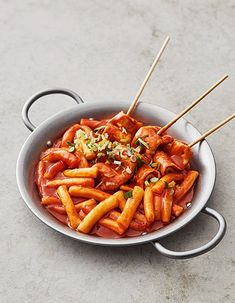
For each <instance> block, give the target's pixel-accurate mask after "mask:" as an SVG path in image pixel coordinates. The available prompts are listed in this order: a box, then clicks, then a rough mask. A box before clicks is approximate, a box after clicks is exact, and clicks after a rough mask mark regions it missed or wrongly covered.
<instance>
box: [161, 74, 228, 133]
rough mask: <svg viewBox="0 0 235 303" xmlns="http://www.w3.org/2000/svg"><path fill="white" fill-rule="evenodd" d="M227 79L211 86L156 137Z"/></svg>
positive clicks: (224, 77) (223, 78)
mask: <svg viewBox="0 0 235 303" xmlns="http://www.w3.org/2000/svg"><path fill="white" fill-rule="evenodd" d="M227 78H228V75H225V76H223V77H222V78H221V79H220V80H218V81H217V82H216V83H215V84H213V85H212V86H211V87H210V88H209V89H208V90H207V91H205V93H204V94H202V95H201V96H200V97H198V98H197V99H196V100H195V101H194V102H193V103H192V104H190V105H189V106H188V107H186V108H185V109H184V110H183V111H182V112H181V113H180V114H178V115H177V116H176V117H175V118H174V119H172V120H171V121H170V122H168V123H167V124H166V125H165V126H164V127H162V128H161V129H160V130H159V131H158V135H161V134H162V133H164V132H165V131H166V130H167V129H168V128H169V127H171V126H172V125H173V124H174V123H175V122H176V121H177V120H179V119H180V118H181V117H182V116H183V115H184V114H186V113H187V112H188V111H190V109H192V108H193V107H194V106H195V105H197V104H198V103H199V102H200V101H201V100H202V99H204V98H205V97H206V96H207V95H208V94H209V93H210V92H212V91H213V90H214V89H215V88H216V87H217V86H218V85H220V84H221V83H222V82H223V81H224V80H225V79H227Z"/></svg>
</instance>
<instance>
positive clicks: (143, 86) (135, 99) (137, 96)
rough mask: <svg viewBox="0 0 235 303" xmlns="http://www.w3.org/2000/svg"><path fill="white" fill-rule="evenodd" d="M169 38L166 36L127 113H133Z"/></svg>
mask: <svg viewBox="0 0 235 303" xmlns="http://www.w3.org/2000/svg"><path fill="white" fill-rule="evenodd" d="M169 40H170V37H166V40H165V41H164V43H163V45H162V47H161V49H160V51H159V53H158V54H157V56H156V58H155V59H154V61H153V64H152V65H151V67H150V70H149V71H148V73H147V75H146V77H145V79H144V81H143V83H142V84H141V86H140V88H139V90H138V92H137V94H136V96H135V98H134V100H133V101H132V103H131V105H130V107H129V109H128V111H127V115H131V113H132V111H133V110H134V108H135V106H136V103H137V101H138V100H139V97H140V95H141V94H142V92H143V90H144V88H145V85H146V84H147V82H148V80H149V78H150V76H151V75H152V72H153V70H154V68H155V67H156V65H157V63H158V62H159V60H160V58H161V55H162V53H163V51H164V50H165V48H166V46H167V43H168V42H169Z"/></svg>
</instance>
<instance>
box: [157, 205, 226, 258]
mask: <svg viewBox="0 0 235 303" xmlns="http://www.w3.org/2000/svg"><path fill="white" fill-rule="evenodd" d="M202 212H203V213H204V214H206V215H209V216H211V217H213V218H214V219H216V220H217V222H218V223H219V229H218V231H217V233H216V235H215V236H214V238H213V239H212V240H210V241H209V242H208V243H206V244H205V245H202V246H201V247H198V248H195V249H192V250H188V251H182V252H179V251H173V250H169V249H167V248H165V247H164V246H163V245H162V244H161V243H159V242H152V244H153V245H154V247H155V248H156V249H157V250H158V251H159V252H160V253H161V254H162V255H164V256H166V257H169V258H172V259H188V258H193V257H196V256H199V255H202V254H204V253H206V252H208V251H210V250H211V249H212V248H214V247H215V246H216V245H217V244H219V242H220V241H221V240H222V239H223V236H224V234H225V232H226V226H227V225H226V221H225V219H224V217H223V216H222V215H220V214H219V213H218V212H217V211H216V210H214V209H212V208H209V207H205V208H204V209H203V210H202Z"/></svg>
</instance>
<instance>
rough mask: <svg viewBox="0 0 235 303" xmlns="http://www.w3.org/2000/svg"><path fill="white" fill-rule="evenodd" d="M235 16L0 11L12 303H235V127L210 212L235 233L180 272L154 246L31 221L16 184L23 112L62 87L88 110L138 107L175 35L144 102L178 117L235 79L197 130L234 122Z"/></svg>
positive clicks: (178, 244)
mask: <svg viewBox="0 0 235 303" xmlns="http://www.w3.org/2000/svg"><path fill="white" fill-rule="evenodd" d="M234 13H235V9H234V2H233V1H229V0H228V1H223V0H220V1H219V0H206V1H205V0H200V1H192V0H189V1H174V0H165V1H164V0H161V1H160V0H158V1H154V0H149V1H148V0H146V1H134V0H133V1H131V0H127V1H116V0H110V1H102V0H99V1H98V0H96V1H90V0H88V1H82V0H79V1H78V0H74V1H72V0H68V1H62V0H54V1H49V0H47V1H45V0H42V1H26V0H14V1H13V0H12V1H4V0H0V114H1V119H0V125H1V128H0V135H1V142H2V144H1V171H2V174H1V175H2V176H1V181H0V182H1V187H0V199H1V211H0V222H1V232H0V243H1V245H0V301H1V303H6V302H7V303H8V302H17V303H18V302H24V303H28V302H29V303H31V302H34V303H37V302H45V303H52V302H67V303H69V302H83V303H87V302H122V301H124V302H125V303H129V302H196V303H197V302H207V303H210V302H213V303H215V302H235V293H234V283H235V278H234V277H235V275H234V267H235V256H234V243H235V242H234V238H235V225H234V196H235V187H234V139H235V138H234V124H233V123H231V124H230V125H228V126H227V127H225V128H224V129H223V130H222V131H220V132H219V133H217V134H215V135H214V136H212V137H210V138H209V142H210V144H211V146H212V148H213V151H214V153H215V157H216V162H217V169H218V177H217V182H216V187H215V190H214V193H213V195H212V197H211V199H210V201H209V203H208V205H209V206H211V207H213V208H215V209H216V210H218V211H219V212H221V213H222V214H223V215H224V216H225V217H226V219H227V222H228V231H227V234H226V236H225V238H224V240H223V241H222V242H221V244H220V245H219V246H218V247H216V248H215V249H214V250H212V251H211V252H210V253H207V254H205V255H203V256H201V257H198V258H195V259H191V260H186V261H175V260H170V259H167V258H165V257H163V256H161V255H159V254H158V253H157V252H156V251H155V250H154V248H153V247H152V246H151V245H143V246H138V247H131V248H119V249H117V248H116V249H114V248H113V249H112V248H103V247H94V246H88V245H85V244H82V243H79V242H76V241H74V240H71V239H69V238H66V237H64V236H62V235H60V234H58V233H56V232H55V231H53V230H51V229H49V228H48V227H47V226H45V225H44V224H42V223H41V222H39V221H38V220H37V219H36V218H35V217H34V216H33V215H32V214H31V212H30V211H29V210H28V209H27V207H26V206H25V204H24V203H23V201H22V199H21V197H20V194H19V192H18V189H17V185H16V181H15V163H16V159H17V155H18V153H19V151H20V148H21V146H22V144H23V142H24V140H25V139H26V138H27V136H28V135H29V131H28V130H27V129H26V128H25V127H24V126H23V124H22V122H21V116H20V115H21V109H22V106H23V104H24V102H25V100H26V99H27V98H28V97H29V96H30V95H31V94H33V93H34V92H36V91H38V90H41V89H44V88H50V87H54V86H62V87H68V88H71V89H73V90H75V91H77V92H78V93H79V94H81V96H82V97H83V98H84V100H85V101H86V102H96V100H103V101H104V103H106V102H118V100H130V101H131V99H132V98H133V96H134V94H135V92H136V90H137V89H138V86H139V85H140V83H141V81H142V80H143V78H144V76H145V74H146V72H147V70H148V67H149V66H150V64H151V62H152V60H153V58H154V56H155V54H156V53H157V51H158V49H159V48H160V46H161V44H162V42H163V40H164V38H165V36H166V35H168V34H169V35H170V36H171V42H170V44H169V47H168V48H167V50H166V52H165V53H164V56H163V58H162V60H161V63H160V65H159V67H158V70H157V71H156V72H155V73H154V75H153V77H152V78H151V81H150V82H149V84H148V86H147V88H146V90H145V92H144V94H143V96H142V98H141V99H142V100H144V101H148V102H152V103H156V104H159V105H161V106H163V107H166V108H170V109H172V111H175V112H179V111H180V110H181V109H182V108H184V107H185V106H186V105H187V104H189V102H191V101H192V100H193V99H194V98H195V97H197V96H198V95H199V94H200V93H201V92H203V91H204V90H205V89H206V88H207V87H208V86H210V85H211V84H212V83H213V82H214V81H216V80H217V79H218V78H220V77H221V76H222V75H223V74H224V73H228V74H230V79H229V80H227V81H226V82H225V83H224V84H223V85H222V86H221V87H219V88H218V89H217V90H216V91H215V92H213V93H212V94H211V95H210V96H209V97H208V98H207V99H206V100H205V102H203V103H202V104H201V105H200V106H198V107H197V108H195V109H194V110H193V111H192V112H191V113H190V114H188V115H187V118H188V119H189V120H190V121H191V122H192V123H194V124H195V125H196V126H197V127H198V128H199V129H200V130H201V131H203V130H206V129H208V128H209V127H211V126H213V125H215V123H216V122H218V121H220V120H222V119H223V118H224V117H226V116H227V115H228V114H230V113H231V112H232V111H234V86H235V85H234V67H235V64H234V62H235V60H234V59H235V55H234V54H235V53H234V48H235V44H234V30H235V24H234ZM71 105H73V103H72V101H70V100H69V99H67V98H66V97H64V98H62V97H60V98H57V97H50V98H47V99H46V100H44V101H42V102H39V104H36V105H35V106H34V107H33V109H32V113H31V116H32V119H33V121H35V123H40V121H43V119H45V118H46V117H49V116H50V115H51V114H52V113H54V112H55V111H57V110H60V109H62V108H67V107H69V106H71ZM232 143H233V146H232ZM232 147H233V152H232V149H231V148H232ZM232 178H233V179H232ZM205 186H206V184H205ZM216 228H217V225H216V223H215V222H214V221H213V220H212V219H209V218H207V217H206V216H204V215H199V216H198V217H197V218H196V219H195V220H194V221H193V222H192V223H191V224H190V225H188V226H187V227H186V228H184V229H183V230H182V231H180V232H178V233H177V234H175V235H174V236H171V237H169V238H167V239H166V240H164V243H165V244H166V245H167V246H168V247H171V248H174V249H182V250H183V249H189V248H193V247H197V246H199V245H201V244H202V243H205V242H206V241H208V240H209V239H210V238H211V237H212V236H213V234H214V233H215V231H216Z"/></svg>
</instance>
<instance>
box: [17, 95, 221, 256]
mask: <svg viewBox="0 0 235 303" xmlns="http://www.w3.org/2000/svg"><path fill="white" fill-rule="evenodd" d="M49 94H65V95H68V96H70V97H72V98H73V99H74V100H75V101H76V102H77V103H78V105H76V106H74V107H72V108H70V109H67V110H64V111H62V112H60V113H57V114H56V115H54V116H52V117H51V118H49V119H47V120H46V121H44V122H43V123H41V124H40V125H39V126H38V127H35V126H34V125H33V124H32V123H31V121H30V119H29V117H28V112H29V109H30V107H31V105H32V104H33V103H34V102H35V101H36V100H38V99H39V98H41V97H42V96H45V95H49ZM128 106H129V103H128V102H119V101H117V100H113V101H110V102H109V103H102V102H94V103H93V104H85V103H83V100H82V99H81V98H80V97H79V96H78V95H77V94H76V93H74V92H72V91H71V90H68V89H51V90H46V91H42V92H39V93H37V94H35V95H34V96H32V97H31V98H29V99H28V100H27V102H26V104H25V106H24V108H23V111H22V116H23V121H24V123H25V125H26V126H27V127H28V129H30V130H31V131H32V133H31V134H30V136H29V137H28V139H27V140H26V142H25V143H24V145H23V147H22V149H21V151H20V154H19V157H18V161H17V166H16V176H17V183H18V187H19V190H20V193H21V195H22V197H23V199H24V201H25V203H26V204H27V205H28V207H29V208H30V209H31V211H32V212H33V213H34V214H35V215H36V216H37V217H38V218H39V219H40V220H41V221H42V222H44V223H45V224H47V225H48V226H50V227H52V228H53V229H55V230H57V231H58V232H60V233H62V234H64V235H66V236H69V237H71V238H74V239H77V240H79V241H83V242H86V243H90V244H96V245H107V246H128V245H137V244H143V243H147V242H151V243H152V244H153V245H154V247H155V248H156V249H157V250H158V251H159V252H160V253H161V254H163V255H165V256H167V257H170V258H177V259H183V258H191V257H195V256H198V255H201V254H203V253H205V252H207V251H209V250H211V249H212V248H213V247H215V246H216V245H217V244H218V243H219V242H220V241H221V240H222V238H223V236H224V234H225V231H226V222H225V219H224V218H223V217H222V216H221V215H220V214H219V213H218V212H217V211H215V210H214V209H211V208H209V207H206V203H207V201H208V199H209V198H210V195H211V193H212V191H213V188H214V184H215V177H216V167H215V159H214V157H213V154H212V151H211V148H210V146H209V145H208V143H207V142H206V141H205V140H204V141H203V142H202V143H200V144H197V145H196V146H195V147H193V153H194V156H193V161H192V165H193V167H195V168H196V169H197V170H199V171H200V178H199V180H198V182H197V186H196V190H195V194H194V198H193V203H192V205H191V207H190V208H188V209H187V210H186V211H185V212H184V213H183V214H182V215H181V216H180V217H179V218H177V219H176V220H174V221H173V222H172V223H171V224H169V225H167V226H165V227H163V228H162V229H159V230H157V231H155V232H152V233H149V234H146V235H142V236H138V237H129V238H120V239H105V238H100V237H97V236H92V235H86V234H82V233H78V232H76V231H74V230H72V229H70V228H69V227H67V226H65V225H63V224H62V223H60V222H59V221H58V220H57V219H55V218H54V217H53V216H52V215H50V213H49V212H48V211H47V210H46V209H45V208H44V207H43V206H42V205H41V204H40V197H39V195H38V191H37V188H36V185H35V182H34V174H35V167H36V164H37V162H38V159H39V155H40V153H41V151H42V150H43V149H45V147H46V144H47V142H48V141H53V140H55V139H56V138H58V137H59V136H61V135H62V133H63V132H64V131H65V129H66V128H68V127H69V126H70V125H71V124H73V123H76V122H78V121H79V120H80V119H81V118H83V117H88V118H89V117H92V118H95V119H102V118H104V117H108V116H109V117H110V116H112V115H113V114H115V113H117V112H119V111H120V110H124V111H126V110H127V109H128ZM134 116H135V117H136V118H137V119H140V120H142V121H144V123H147V124H150V125H151V124H158V125H164V124H166V123H167V122H169V121H170V120H171V119H172V118H173V117H174V116H175V114H174V113H172V112H170V111H169V110H166V109H164V108H161V107H159V106H156V105H153V104H148V103H144V102H140V103H139V104H138V105H137V107H136V110H135V113H134ZM169 133H170V134H171V135H172V136H174V137H176V138H179V139H181V140H184V141H186V142H192V141H194V140H195V139H197V138H198V137H199V136H200V135H201V134H200V133H199V131H198V130H197V129H196V128H195V127H194V126H193V125H192V124H190V123H189V122H188V121H187V120H186V119H180V120H179V121H178V122H177V123H175V125H173V126H172V127H171V129H170V130H169ZM200 212H203V213H204V214H206V215H209V216H211V217H213V218H215V219H216V220H217V222H218V224H219V228H218V231H217V233H216V235H215V236H214V238H213V239H212V240H210V241H209V242H208V243H207V244H205V245H203V246H201V247H199V248H196V249H193V250H189V251H183V252H177V251H171V250H169V249H167V248H165V247H164V246H163V245H162V244H161V243H160V242H159V240H160V239H161V238H164V237H167V236H168V235H170V234H172V233H174V232H176V231H177V230H179V229H181V228H182V227H184V226H185V225H186V224H188V223H189V222H191V221H192V220H193V219H194V218H195V217H196V216H197V215H198V214H199V213H200Z"/></svg>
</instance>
